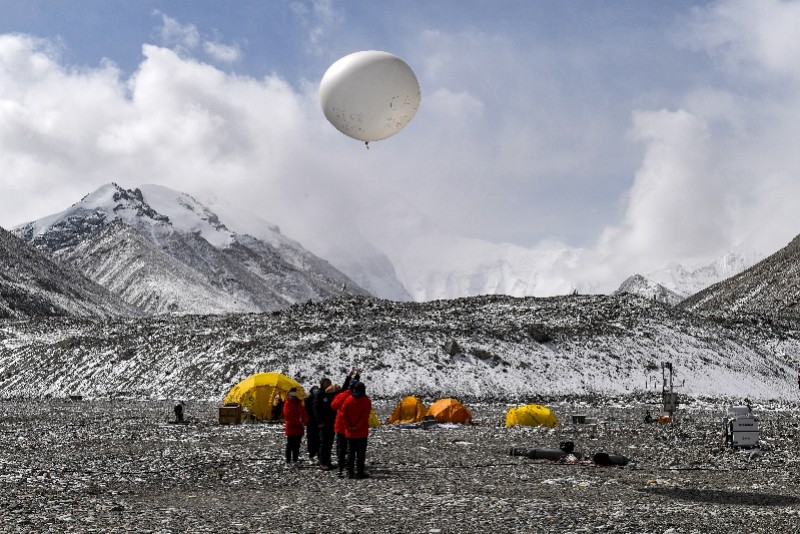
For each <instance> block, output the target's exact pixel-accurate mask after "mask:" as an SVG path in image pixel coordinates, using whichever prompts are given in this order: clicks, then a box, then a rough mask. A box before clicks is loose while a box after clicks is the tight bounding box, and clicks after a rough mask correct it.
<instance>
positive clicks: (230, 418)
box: [219, 404, 242, 425]
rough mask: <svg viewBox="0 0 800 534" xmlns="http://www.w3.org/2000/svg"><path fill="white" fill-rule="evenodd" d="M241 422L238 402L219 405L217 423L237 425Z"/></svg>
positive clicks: (240, 409) (240, 407)
mask: <svg viewBox="0 0 800 534" xmlns="http://www.w3.org/2000/svg"><path fill="white" fill-rule="evenodd" d="M241 422H242V406H241V405H240V404H227V405H225V406H220V407H219V424H221V425H238V424H239V423H241Z"/></svg>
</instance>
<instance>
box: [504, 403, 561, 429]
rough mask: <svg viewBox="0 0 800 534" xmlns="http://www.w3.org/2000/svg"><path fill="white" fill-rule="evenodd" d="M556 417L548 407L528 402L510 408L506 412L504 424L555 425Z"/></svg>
mask: <svg viewBox="0 0 800 534" xmlns="http://www.w3.org/2000/svg"><path fill="white" fill-rule="evenodd" d="M557 424H558V418H557V417H556V416H555V415H554V414H553V412H551V411H550V409H549V408H547V407H545V406H541V405H539V404H528V405H527V406H519V407H516V408H510V409H509V410H508V412H506V426H507V427H509V426H516V425H520V426H550V427H552V426H556V425H557Z"/></svg>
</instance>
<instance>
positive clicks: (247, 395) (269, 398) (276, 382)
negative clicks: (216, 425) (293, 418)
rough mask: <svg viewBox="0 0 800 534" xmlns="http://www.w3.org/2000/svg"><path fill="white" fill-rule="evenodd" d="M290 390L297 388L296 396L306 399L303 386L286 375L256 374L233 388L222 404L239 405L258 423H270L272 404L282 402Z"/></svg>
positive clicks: (278, 417)
mask: <svg viewBox="0 0 800 534" xmlns="http://www.w3.org/2000/svg"><path fill="white" fill-rule="evenodd" d="M292 388H297V396H298V397H300V398H301V399H305V398H306V397H307V395H306V392H305V390H304V389H303V386H301V385H300V384H298V383H297V382H295V381H294V380H292V379H291V378H289V377H288V376H286V375H282V374H280V373H256V374H254V375H250V376H248V377H247V378H245V379H244V380H242V381H241V382H239V383H238V384H236V385H235V386H233V387H232V388H231V390H230V391H229V392H228V394H227V395H225V400H224V401H222V402H223V404H229V403H238V404H241V406H242V408H247V409H248V410H250V412H251V413H252V414H253V415H254V416H255V418H256V419H258V420H259V421H271V420H273V417H272V408H273V405H274V403H275V402H277V401H283V400H284V399H285V398H286V394H287V393H289V390H290V389H292ZM276 415H277V414H276ZM280 417H281V415H278V416H277V417H275V419H280Z"/></svg>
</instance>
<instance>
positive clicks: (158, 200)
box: [13, 184, 368, 314]
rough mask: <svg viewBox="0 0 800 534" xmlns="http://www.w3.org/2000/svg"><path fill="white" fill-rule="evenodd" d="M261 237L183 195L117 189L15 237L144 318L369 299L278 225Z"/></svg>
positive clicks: (103, 191)
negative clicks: (234, 226)
mask: <svg viewBox="0 0 800 534" xmlns="http://www.w3.org/2000/svg"><path fill="white" fill-rule="evenodd" d="M261 231H262V238H261V239H259V238H256V237H253V236H251V235H246V234H239V233H236V232H234V231H232V230H230V229H229V228H228V227H226V226H225V224H224V222H223V221H221V220H220V218H219V216H218V215H217V214H215V213H214V212H212V211H211V210H210V209H208V208H207V207H205V206H203V205H202V204H200V203H199V202H197V201H196V200H195V199H194V198H192V197H191V196H189V195H186V194H184V193H179V192H176V191H173V190H170V189H168V188H165V187H161V186H156V185H148V186H141V187H139V188H136V189H123V188H122V187H120V186H118V185H116V184H108V185H105V186H103V187H101V188H99V189H98V190H96V191H94V192H93V193H91V194H89V195H87V196H85V197H84V198H83V199H81V201H80V202H77V203H76V204H73V205H72V206H71V207H70V208H68V209H67V210H65V211H63V212H61V213H57V214H54V215H51V216H48V217H45V218H43V219H39V220H36V221H32V222H29V223H26V224H22V225H20V226H17V227H16V228H14V229H13V232H14V234H15V235H17V236H18V237H20V238H21V239H23V240H24V241H26V242H27V243H30V244H31V245H33V246H35V247H36V248H38V249H39V250H41V251H42V252H44V253H46V254H47V255H49V256H51V257H53V258H54V259H55V260H56V261H58V262H59V263H61V264H62V265H65V266H70V267H72V268H74V269H77V270H79V271H80V272H81V273H84V274H85V275H86V277H88V278H89V279H91V280H93V281H94V282H96V283H97V284H99V285H101V286H103V287H105V288H106V289H108V291H109V292H111V293H113V294H114V295H117V296H118V297H119V298H120V299H121V300H122V301H124V302H125V303H127V304H128V305H130V306H131V307H135V308H136V309H138V310H141V312H144V313H149V314H163V313H183V314H186V313H188V314H207V313H242V312H260V311H274V310H279V309H282V308H285V307H286V306H288V305H291V304H294V303H297V302H305V301H308V300H315V301H316V300H323V299H326V298H330V297H332V296H336V295H341V294H352V295H368V293H367V292H366V291H365V290H363V289H362V288H360V287H359V286H358V285H357V284H356V283H355V282H353V281H352V280H351V279H350V278H348V277H347V276H345V275H344V274H342V273H341V272H340V271H338V270H337V269H335V268H334V267H332V266H331V265H330V264H329V263H328V262H326V261H325V260H322V259H320V258H318V257H316V256H315V255H313V254H311V253H310V252H308V251H307V250H305V249H304V248H303V247H302V246H301V245H300V244H299V243H297V242H295V241H292V240H290V239H288V238H286V237H285V236H283V235H282V234H281V233H280V231H279V230H278V228H277V227H276V226H274V225H269V224H268V223H265V224H264V226H263V227H262V228H261ZM264 237H266V239H265V238H264Z"/></svg>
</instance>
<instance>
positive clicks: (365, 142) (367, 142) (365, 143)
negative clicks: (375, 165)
mask: <svg viewBox="0 0 800 534" xmlns="http://www.w3.org/2000/svg"><path fill="white" fill-rule="evenodd" d="M364 146H365V147H367V150H369V141H364Z"/></svg>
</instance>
